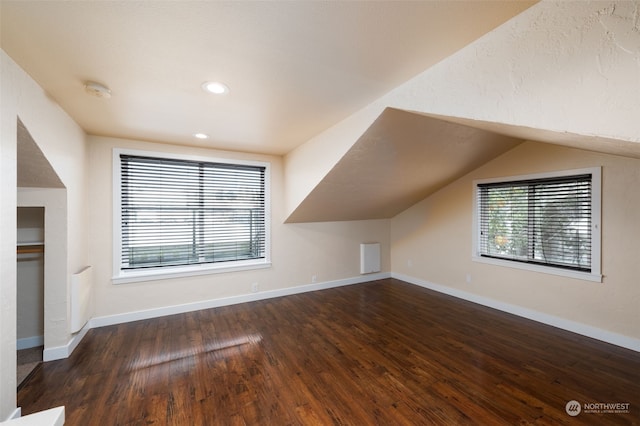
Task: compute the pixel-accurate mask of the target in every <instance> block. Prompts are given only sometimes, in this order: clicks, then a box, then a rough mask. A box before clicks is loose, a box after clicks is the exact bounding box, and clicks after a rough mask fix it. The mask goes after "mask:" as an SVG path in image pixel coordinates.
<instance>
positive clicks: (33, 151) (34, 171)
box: [17, 120, 65, 188]
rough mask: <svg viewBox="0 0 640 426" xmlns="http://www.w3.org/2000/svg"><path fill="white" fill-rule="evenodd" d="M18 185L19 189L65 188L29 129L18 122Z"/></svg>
mask: <svg viewBox="0 0 640 426" xmlns="http://www.w3.org/2000/svg"><path fill="white" fill-rule="evenodd" d="M17 157H18V159H17V169H18V176H17V183H18V187H19V188H64V187H65V186H64V184H63V183H62V181H61V180H60V177H59V176H58V175H57V174H56V172H55V171H54V170H53V167H51V163H49V160H47V158H46V157H45V156H44V154H43V153H42V151H41V150H40V147H38V144H37V143H36V142H35V141H34V140H33V138H32V137H31V134H30V133H29V131H28V130H27V128H26V127H25V126H24V124H22V121H20V120H18V143H17Z"/></svg>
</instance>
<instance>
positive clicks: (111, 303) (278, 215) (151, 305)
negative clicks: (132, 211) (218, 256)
mask: <svg viewBox="0 0 640 426" xmlns="http://www.w3.org/2000/svg"><path fill="white" fill-rule="evenodd" d="M88 142H89V145H88V146H89V169H90V180H89V183H90V187H91V194H90V197H89V203H88V204H89V206H90V211H89V215H90V223H91V224H93V225H92V226H91V228H90V231H89V240H90V244H89V252H90V253H91V259H90V261H91V264H92V265H93V267H94V274H93V279H94V290H95V312H96V316H97V317H108V316H114V315H118V314H123V313H129V312H136V311H143V310H151V309H162V308H170V307H174V306H177V305H183V304H193V303H198V302H202V301H211V300H218V299H222V298H229V297H235V296H241V295H248V294H250V293H251V285H252V283H258V285H259V288H260V291H275V290H282V289H294V291H295V287H299V286H302V285H306V284H311V283H312V277H313V276H315V277H316V282H317V283H325V282H330V281H339V280H345V279H352V278H359V277H360V243H362V242H367V241H378V242H380V243H381V245H382V252H383V253H382V259H383V261H382V271H383V272H387V273H388V272H389V271H390V260H389V259H390V257H389V255H390V253H389V221H388V220H371V221H353V222H340V223H337V222H333V223H313V224H287V225H285V224H284V223H283V221H284V217H285V212H284V210H285V209H284V202H283V199H284V193H283V169H282V158H281V157H277V156H266V155H252V154H242V153H231V152H224V151H215V150H207V149H200V148H188V147H183V146H174V145H167V144H157V143H150V142H140V141H131V140H122V139H116V138H105V137H95V136H89V138H88ZM114 148H130V149H138V150H147V151H156V152H158V151H160V152H168V153H176V154H182V155H194V156H207V157H213V158H229V159H245V160H254V161H267V162H269V163H271V215H272V223H271V261H272V267H271V268H268V269H258V270H251V271H242V272H230V273H219V274H210V275H201V276H195V277H188V278H176V279H161V280H155V281H146V282H138V283H129V284H117V285H114V284H112V282H111V275H112V268H113V267H112V261H113V254H112V252H113V241H112V239H113V230H112V226H113V206H112V201H113V200H112V198H113V192H112V191H113V185H112V183H113V182H112V181H113V176H112V155H113V154H112V152H113V149H114ZM107 322H108V320H107Z"/></svg>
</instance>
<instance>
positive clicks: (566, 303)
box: [391, 142, 640, 350]
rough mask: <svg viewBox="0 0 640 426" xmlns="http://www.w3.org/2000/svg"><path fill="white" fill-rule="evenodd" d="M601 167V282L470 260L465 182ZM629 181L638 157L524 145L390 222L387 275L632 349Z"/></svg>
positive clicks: (639, 243)
mask: <svg viewBox="0 0 640 426" xmlns="http://www.w3.org/2000/svg"><path fill="white" fill-rule="evenodd" d="M600 166H601V167H602V182H603V184H602V227H601V228H602V273H603V275H604V278H603V282H602V283H596V282H591V281H583V280H578V279H574V278H564V277H560V276H556V275H549V274H543V273H539V272H530V271H524V270H521V269H514V268H509V267H503V266H495V265H489V264H485V263H477V262H473V261H472V260H471V257H472V256H471V255H472V220H473V216H472V214H473V182H472V181H473V179H484V178H494V177H509V176H518V175H525V174H532V173H539V172H550V171H559V170H571V169H579V168H586V167H600ZM638 185H640V160H638V159H631V158H625V157H619V156H614V155H605V154H598V153H594V152H589V151H582V150H577V149H571V148H565V147H560V146H556V145H548V144H543V143H537V142H526V143H524V144H522V145H519V146H517V147H516V148H514V149H512V150H511V151H508V152H507V153H506V154H503V155H502V156H500V157H498V158H497V159H495V160H493V161H491V162H489V163H487V164H486V165H484V166H483V167H480V168H479V169H477V170H475V171H473V172H472V173H470V174H468V175H467V176H465V177H463V178H461V179H459V180H457V181H456V182H454V183H452V184H450V185H449V186H447V187H445V188H444V189H442V190H440V191H439V192H437V193H436V194H434V195H432V196H431V197H429V198H427V199H425V200H423V201H422V202H420V203H418V204H416V205H415V206H413V207H412V208H410V209H408V210H406V211H405V212H403V213H401V214H400V215H398V216H396V217H395V218H394V219H393V220H392V222H391V234H392V249H391V253H392V254H391V261H392V270H393V273H394V275H395V276H398V277H401V278H405V279H408V280H409V281H411V282H417V283H424V284H428V285H432V284H434V285H435V286H441V287H442V288H441V290H443V291H445V292H448V293H450V294H454V295H455V294H461V295H462V296H463V297H466V298H469V299H471V300H486V301H490V302H491V303H490V306H491V305H492V306H500V305H504V306H508V307H511V308H515V312H517V313H519V314H523V316H528V314H529V313H533V314H535V315H534V317H535V318H536V319H542V320H544V319H545V318H547V319H551V320H552V321H551V322H552V323H553V322H554V321H555V325H559V326H561V327H563V326H564V325H565V324H568V325H569V328H570V329H571V328H572V327H577V329H576V330H574V331H577V332H583V331H586V332H587V333H584V332H583V334H589V335H592V336H593V337H598V336H604V339H603V340H605V339H607V336H608V337H609V338H610V339H609V341H612V340H613V341H614V343H615V342H617V344H621V345H623V346H627V347H633V348H635V349H636V350H640V328H639V327H638V324H640V309H638V306H640V286H638V285H637V281H638V276H640V263H639V262H638V255H640V240H639V239H638V238H635V237H634V236H635V235H638V234H639V233H640V223H639V222H638V219H637V212H638V211H640V192H638V191H637V190H635V189H634V188H637V187H638ZM467 276H468V277H469V278H470V282H467ZM563 328H564V327H563ZM598 338H600V337H598Z"/></svg>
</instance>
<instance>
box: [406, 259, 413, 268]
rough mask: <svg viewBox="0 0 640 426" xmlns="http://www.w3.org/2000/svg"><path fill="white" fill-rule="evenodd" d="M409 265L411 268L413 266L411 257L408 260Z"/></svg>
mask: <svg viewBox="0 0 640 426" xmlns="http://www.w3.org/2000/svg"><path fill="white" fill-rule="evenodd" d="M407 266H408V267H409V268H411V267H412V266H413V260H411V259H409V260H407Z"/></svg>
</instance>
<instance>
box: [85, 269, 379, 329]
mask: <svg viewBox="0 0 640 426" xmlns="http://www.w3.org/2000/svg"><path fill="white" fill-rule="evenodd" d="M390 277H391V273H390V272H380V273H376V274H367V275H362V276H356V277H352V278H344V279H340V280H335V281H325V282H322V283H315V284H306V285H301V286H295V287H288V288H282V289H277V290H268V291H262V292H258V293H250V294H243V295H240V296H232V297H225V298H221V299H210V300H203V301H200V302H192V303H185V304H182V305H173V306H165V307H162V308H154V309H147V310H144V311H135V312H127V313H123V314H115V315H107V316H102V317H96V318H92V319H90V320H89V323H88V324H89V326H90V328H97V327H104V326H108V325H115V324H122V323H127V322H131V321H138V320H144V319H149V318H158V317H163V316H166V315H174V314H182V313H185V312H193V311H198V310H201V309H210V308H218V307H221V306H228V305H235V304H238V303H246V302H255V301H258V300H265V299H271V298H274V297H282V296H290V295H293V294H300V293H307V292H310V291H317V290H325V289H329V288H334V287H342V286H346V285H352V284H360V283H364V282H369V281H375V280H381V279H384V278H390Z"/></svg>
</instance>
